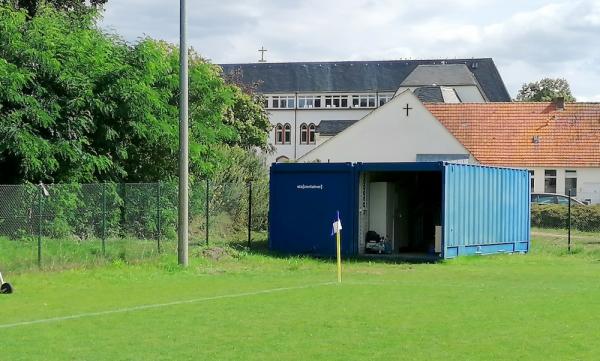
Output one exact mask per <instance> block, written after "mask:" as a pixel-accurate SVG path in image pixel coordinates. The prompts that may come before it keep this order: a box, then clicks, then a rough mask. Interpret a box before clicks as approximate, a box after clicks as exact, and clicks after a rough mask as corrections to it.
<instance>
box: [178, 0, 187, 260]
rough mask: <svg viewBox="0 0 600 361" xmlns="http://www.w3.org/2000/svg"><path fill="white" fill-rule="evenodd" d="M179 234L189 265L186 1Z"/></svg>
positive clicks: (182, 8)
mask: <svg viewBox="0 0 600 361" xmlns="http://www.w3.org/2000/svg"><path fill="white" fill-rule="evenodd" d="M179 1H180V2H179V86H180V90H181V93H180V95H179V227H178V230H179V234H178V244H177V259H178V262H179V264H180V265H182V266H184V267H187V265H188V47H187V14H186V0H179Z"/></svg>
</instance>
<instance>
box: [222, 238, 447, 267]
mask: <svg viewBox="0 0 600 361" xmlns="http://www.w3.org/2000/svg"><path fill="white" fill-rule="evenodd" d="M229 245H230V246H231V247H233V248H236V249H245V250H247V251H248V252H249V253H250V254H255V255H259V256H264V257H270V258H277V259H289V258H292V257H304V258H312V259H318V260H321V261H325V262H331V263H335V262H336V259H335V257H331V256H323V255H318V254H310V253H307V254H302V255H298V254H295V253H282V252H275V251H271V250H269V241H268V240H266V239H261V240H253V241H252V242H251V244H250V247H248V242H247V241H245V242H242V241H237V242H231V243H229ZM343 261H344V262H348V261H350V262H356V263H386V264H421V263H437V262H441V261H443V259H441V258H440V257H438V256H435V255H429V254H393V255H392V254H365V255H359V256H351V257H347V256H346V257H343Z"/></svg>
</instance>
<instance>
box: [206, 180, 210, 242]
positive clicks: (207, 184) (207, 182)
mask: <svg viewBox="0 0 600 361" xmlns="http://www.w3.org/2000/svg"><path fill="white" fill-rule="evenodd" d="M209 184H210V182H209V180H208V176H207V177H206V206H205V212H206V245H207V246H208V222H209V221H210V219H209V215H208V213H209V202H208V195H209V191H208V187H209Z"/></svg>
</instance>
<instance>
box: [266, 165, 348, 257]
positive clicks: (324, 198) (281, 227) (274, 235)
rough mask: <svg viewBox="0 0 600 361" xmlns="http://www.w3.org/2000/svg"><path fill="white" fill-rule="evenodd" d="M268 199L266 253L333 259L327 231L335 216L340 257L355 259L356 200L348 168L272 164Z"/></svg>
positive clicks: (332, 249) (330, 241)
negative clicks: (339, 225)
mask: <svg viewBox="0 0 600 361" xmlns="http://www.w3.org/2000/svg"><path fill="white" fill-rule="evenodd" d="M269 197H270V208H269V248H270V249H271V250H272V251H276V252H281V253H293V254H312V255H317V256H335V254H336V246H335V245H336V242H335V238H334V237H333V236H331V230H332V224H333V222H334V218H335V215H336V212H337V211H339V212H340V218H341V221H342V237H341V238H342V254H343V255H346V256H349V255H354V254H356V250H357V246H356V242H355V239H356V238H355V235H354V223H355V218H356V206H357V198H356V191H355V183H354V177H353V167H352V164H351V163H289V164H286V163H277V164H273V165H272V166H271V181H270V195H269Z"/></svg>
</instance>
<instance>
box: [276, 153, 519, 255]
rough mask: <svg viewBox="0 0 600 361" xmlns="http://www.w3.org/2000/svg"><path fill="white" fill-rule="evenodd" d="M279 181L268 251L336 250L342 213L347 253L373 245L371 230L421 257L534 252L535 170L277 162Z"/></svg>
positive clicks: (390, 248)
mask: <svg viewBox="0 0 600 361" xmlns="http://www.w3.org/2000/svg"><path fill="white" fill-rule="evenodd" d="M270 184H271V185H270V210H269V247H270V249H271V250H273V251H276V252H281V253H288V254H314V255H321V256H333V255H334V254H335V241H334V238H333V237H332V236H331V227H332V223H333V220H334V216H335V214H336V211H338V210H339V211H340V215H341V219H342V225H343V230H342V253H343V254H344V255H345V256H353V255H358V254H363V253H366V252H368V251H373V249H372V248H370V245H373V244H374V243H372V242H368V239H367V238H368V237H367V232H369V231H371V232H369V233H370V234H371V235H372V234H373V232H374V233H376V234H378V235H381V236H384V237H385V241H382V242H381V244H385V245H386V246H385V252H386V253H393V254H398V255H410V256H413V257H414V256H424V257H431V256H432V255H433V256H435V257H440V258H453V257H456V256H460V255H465V254H491V253H499V252H527V251H528V250H529V246H530V236H529V226H530V188H529V187H530V184H529V173H528V172H527V171H526V170H519V169H509V168H495V167H485V166H475V165H467V164H452V163H445V162H416V163H355V164H352V163H287V164H273V165H272V167H271V183H270ZM371 238H372V237H371ZM382 249H383V248H380V251H381V250H382Z"/></svg>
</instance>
